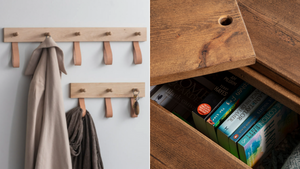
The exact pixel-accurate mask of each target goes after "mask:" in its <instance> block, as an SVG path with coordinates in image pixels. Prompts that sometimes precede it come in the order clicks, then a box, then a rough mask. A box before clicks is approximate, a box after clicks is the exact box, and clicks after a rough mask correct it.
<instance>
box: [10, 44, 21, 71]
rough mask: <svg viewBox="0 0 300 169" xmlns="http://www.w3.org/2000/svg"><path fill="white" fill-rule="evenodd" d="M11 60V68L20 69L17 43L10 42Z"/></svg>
mask: <svg viewBox="0 0 300 169" xmlns="http://www.w3.org/2000/svg"><path fill="white" fill-rule="evenodd" d="M11 55H12V57H11V60H12V66H13V67H15V68H17V67H20V55H19V46H18V42H12V43H11Z"/></svg>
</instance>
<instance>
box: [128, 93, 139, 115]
mask: <svg viewBox="0 0 300 169" xmlns="http://www.w3.org/2000/svg"><path fill="white" fill-rule="evenodd" d="M134 103H135V98H134V97H131V98H130V109H131V111H130V116H131V117H133V118H134V117H138V115H136V113H135V110H134Z"/></svg>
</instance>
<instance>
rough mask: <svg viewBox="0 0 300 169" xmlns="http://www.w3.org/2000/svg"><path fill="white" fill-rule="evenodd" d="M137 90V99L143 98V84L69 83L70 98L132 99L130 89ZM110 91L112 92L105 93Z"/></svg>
mask: <svg viewBox="0 0 300 169" xmlns="http://www.w3.org/2000/svg"><path fill="white" fill-rule="evenodd" d="M133 88H137V89H138V90H139V91H140V93H139V95H138V97H145V83H144V82H135V83H70V98H113V97H133V93H132V89H133ZM107 89H111V90H112V91H109V92H108V91H107Z"/></svg>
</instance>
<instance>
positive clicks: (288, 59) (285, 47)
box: [238, 0, 300, 95]
mask: <svg viewBox="0 0 300 169" xmlns="http://www.w3.org/2000/svg"><path fill="white" fill-rule="evenodd" d="M238 5H239V7H240V10H241V13H242V16H243V18H244V21H245V24H246V27H247V29H248V32H249V35H250V39H251V41H252V44H253V47H254V50H255V53H256V56H257V62H258V63H259V64H260V65H258V66H254V67H253V68H255V69H256V70H257V71H259V72H260V73H262V74H264V75H265V76H267V77H268V78H270V79H272V80H273V81H275V82H277V83H279V84H281V85H283V86H284V87H286V88H287V89H289V90H291V91H292V92H294V93H297V94H298V95H299V91H300V67H299V65H300V57H299V54H300V29H299V28H300V2H299V1H298V2H297V1H286V0H277V1H273V0H270V1H261V0H238ZM262 66H264V67H266V68H267V69H269V70H270V71H272V72H274V73H270V72H265V71H268V70H267V69H264V68H263V67H262Z"/></svg>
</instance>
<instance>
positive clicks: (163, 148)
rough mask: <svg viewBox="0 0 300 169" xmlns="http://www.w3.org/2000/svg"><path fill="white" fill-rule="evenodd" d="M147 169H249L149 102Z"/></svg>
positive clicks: (213, 143)
mask: <svg viewBox="0 0 300 169" xmlns="http://www.w3.org/2000/svg"><path fill="white" fill-rule="evenodd" d="M150 134H151V137H150V153H151V168H160V167H163V168H176V169H177V168H182V169H183V168H188V169H199V168H205V169H209V168H212V169H216V168H218V169H222V168H224V169H227V168H234V169H239V168H243V169H245V168H250V167H249V166H247V165H246V164H245V163H243V162H242V161H240V160H239V159H237V158H236V157H235V156H233V155H232V154H230V153H229V152H227V151H226V150H225V149H223V148H222V147H220V146H219V145H218V144H216V143H215V142H213V141H212V140H210V139H209V138H207V137H206V136H204V135H203V134H201V133H200V132H199V131H197V130H196V129H194V128H193V127H191V126H189V125H188V124H186V123H185V122H183V121H182V120H181V119H179V118H177V117H176V116H174V115H173V114H172V113H170V112H168V111H167V110H165V109H164V108H162V107H161V106H159V105H158V104H157V103H156V102H154V101H152V100H151V122H150Z"/></svg>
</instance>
